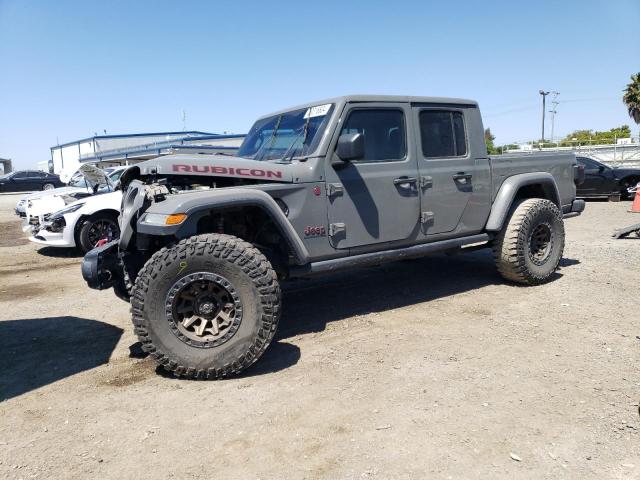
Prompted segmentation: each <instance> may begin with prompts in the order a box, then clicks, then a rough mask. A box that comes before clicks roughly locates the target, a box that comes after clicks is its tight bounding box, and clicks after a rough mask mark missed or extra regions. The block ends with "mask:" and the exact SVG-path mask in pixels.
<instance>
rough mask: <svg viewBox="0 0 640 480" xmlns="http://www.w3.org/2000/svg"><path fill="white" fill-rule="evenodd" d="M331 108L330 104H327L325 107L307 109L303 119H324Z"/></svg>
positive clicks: (317, 106) (318, 106)
mask: <svg viewBox="0 0 640 480" xmlns="http://www.w3.org/2000/svg"><path fill="white" fill-rule="evenodd" d="M330 108H331V104H330V103H327V104H325V105H316V106H315V107H310V108H307V111H306V112H305V114H304V117H303V118H313V117H322V116H324V115H326V114H327V112H328V111H329V109H330Z"/></svg>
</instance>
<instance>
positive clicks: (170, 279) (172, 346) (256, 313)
mask: <svg viewBox="0 0 640 480" xmlns="http://www.w3.org/2000/svg"><path fill="white" fill-rule="evenodd" d="M131 313H132V320H133V324H134V326H135V332H136V334H137V335H138V339H139V340H140V342H142V348H143V349H144V350H145V351H146V352H149V353H150V354H151V356H152V357H153V358H155V360H156V361H157V362H158V363H159V364H160V365H162V366H163V367H164V368H165V369H166V370H168V371H170V372H172V373H173V374H174V375H176V376H181V377H187V378H207V379H216V378H222V377H226V376H229V375H232V374H237V373H239V372H241V371H242V370H244V369H246V368H247V367H249V366H250V365H252V364H253V363H254V362H255V361H256V360H258V358H260V356H262V354H263V353H264V352H265V350H266V349H267V347H268V346H269V344H270V343H271V340H272V339H273V336H274V334H275V332H276V328H277V326H278V320H279V317H280V286H279V284H278V280H277V277H276V273H275V272H274V270H273V268H272V267H271V264H270V263H269V262H268V261H267V259H266V258H265V257H264V255H263V254H262V253H261V252H260V251H259V250H257V249H256V248H255V247H253V246H252V245H251V244H249V243H247V242H245V241H243V240H240V239H239V238H236V237H232V236H230V235H219V234H206V235H198V236H195V237H191V238H188V239H185V240H182V241H180V243H178V244H177V245H175V246H173V247H171V248H163V249H161V250H159V251H158V252H156V253H155V254H154V255H153V256H152V257H151V258H150V259H149V261H148V262H147V263H146V264H145V266H144V267H143V268H142V270H141V271H140V273H139V275H138V277H137V278H136V282H135V285H134V287H133V290H132V292H131Z"/></svg>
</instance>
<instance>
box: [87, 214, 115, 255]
mask: <svg viewBox="0 0 640 480" xmlns="http://www.w3.org/2000/svg"><path fill="white" fill-rule="evenodd" d="M100 220H109V221H112V222H115V227H116V229H117V230H118V231H117V235H116V238H117V237H119V236H120V229H119V226H118V216H117V215H116V214H115V213H109V212H98V213H95V214H93V215H91V216H90V217H88V218H87V219H85V220H84V221H83V222H82V225H81V226H80V228H79V230H78V235H77V243H78V246H79V247H80V249H81V250H82V252H83V253H87V252H88V251H89V250H93V248H94V247H95V245H94V244H93V242H92V241H91V240H90V238H89V232H90V230H91V227H92V225H93V224H94V223H96V222H98V221H100Z"/></svg>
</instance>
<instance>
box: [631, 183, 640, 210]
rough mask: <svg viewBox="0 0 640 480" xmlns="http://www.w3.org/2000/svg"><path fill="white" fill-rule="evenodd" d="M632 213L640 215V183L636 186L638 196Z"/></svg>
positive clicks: (634, 199) (634, 201)
mask: <svg viewBox="0 0 640 480" xmlns="http://www.w3.org/2000/svg"><path fill="white" fill-rule="evenodd" d="M629 211H630V212H633V213H640V183H638V184H637V185H636V196H635V197H634V198H633V205H631V210H629Z"/></svg>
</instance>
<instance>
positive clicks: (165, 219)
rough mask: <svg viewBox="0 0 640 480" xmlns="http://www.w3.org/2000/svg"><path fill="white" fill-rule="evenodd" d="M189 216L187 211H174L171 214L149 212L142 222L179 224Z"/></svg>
mask: <svg viewBox="0 0 640 480" xmlns="http://www.w3.org/2000/svg"><path fill="white" fill-rule="evenodd" d="M185 218H187V214H186V213H172V214H170V215H167V214H163V213H147V214H145V216H144V218H143V219H142V223H146V224H147V225H179V224H181V223H182V222H184V219H185Z"/></svg>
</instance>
